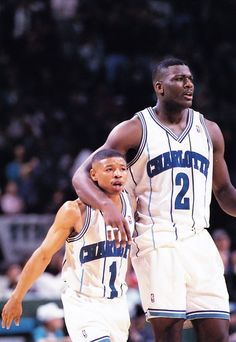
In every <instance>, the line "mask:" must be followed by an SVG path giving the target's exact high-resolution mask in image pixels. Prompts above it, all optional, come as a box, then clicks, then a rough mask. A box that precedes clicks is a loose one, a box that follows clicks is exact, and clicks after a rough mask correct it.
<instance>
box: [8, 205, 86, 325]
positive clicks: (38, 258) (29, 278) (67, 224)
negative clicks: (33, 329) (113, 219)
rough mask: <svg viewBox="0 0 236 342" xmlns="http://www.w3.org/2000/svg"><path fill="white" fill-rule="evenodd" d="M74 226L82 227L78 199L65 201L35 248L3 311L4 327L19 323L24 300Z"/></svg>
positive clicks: (77, 228)
mask: <svg viewBox="0 0 236 342" xmlns="http://www.w3.org/2000/svg"><path fill="white" fill-rule="evenodd" d="M73 227H76V230H77V231H79V229H80V228H81V215H80V210H79V208H78V204H77V202H76V201H68V202H65V203H64V204H63V205H62V207H61V208H60V209H59V210H58V212H57V214H56V217H55V220H54V222H53V224H52V226H51V227H50V229H49V231H48V233H47V235H46V237H45V239H44V241H43V242H42V244H41V245H40V246H39V248H37V249H36V250H35V252H34V253H33V254H32V256H31V257H30V259H29V260H28V261H27V263H26V265H25V267H24V268H23V270H22V273H21V276H20V279H19V282H18V284H17V286H16V288H15V290H14V292H13V293H12V295H11V297H10V299H9V300H8V301H7V303H6V304H5V306H4V308H3V311H2V327H3V328H5V327H6V328H7V329H9V328H10V325H11V323H12V321H13V320H14V321H15V324H16V325H19V322H20V317H21V315H22V300H23V298H24V296H25V294H26V293H27V291H28V290H29V289H30V287H31V286H32V285H33V283H34V282H35V281H36V280H37V279H38V277H39V276H40V275H41V274H42V273H43V272H44V271H45V269H46V267H47V266H48V264H49V262H50V261H51V258H52V256H53V255H54V254H55V253H56V252H57V251H58V250H59V249H60V248H61V247H62V246H63V244H64V242H65V240H66V238H67V237H68V235H69V234H70V232H71V231H72V229H73Z"/></svg>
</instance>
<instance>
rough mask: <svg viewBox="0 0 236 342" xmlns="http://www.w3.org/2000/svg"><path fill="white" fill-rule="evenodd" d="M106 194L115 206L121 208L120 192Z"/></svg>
mask: <svg viewBox="0 0 236 342" xmlns="http://www.w3.org/2000/svg"><path fill="white" fill-rule="evenodd" d="M107 196H108V197H109V198H110V200H112V202H113V203H114V204H115V206H116V207H117V208H118V209H120V210H121V207H122V204H121V198H120V193H115V194H107Z"/></svg>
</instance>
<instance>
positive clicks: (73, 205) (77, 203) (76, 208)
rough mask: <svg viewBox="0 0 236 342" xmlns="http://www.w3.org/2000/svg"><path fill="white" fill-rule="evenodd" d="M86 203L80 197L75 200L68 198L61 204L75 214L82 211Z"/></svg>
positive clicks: (64, 208) (65, 210) (66, 210)
mask: <svg viewBox="0 0 236 342" xmlns="http://www.w3.org/2000/svg"><path fill="white" fill-rule="evenodd" d="M84 206H85V205H84V203H83V202H82V201H81V200H80V199H78V198H77V199H75V200H68V201H66V202H64V203H63V205H62V206H61V209H62V210H63V211H64V212H65V213H67V214H68V215H69V214H73V213H74V214H75V213H78V212H81V210H82V209H83V207H84Z"/></svg>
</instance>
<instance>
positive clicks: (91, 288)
mask: <svg viewBox="0 0 236 342" xmlns="http://www.w3.org/2000/svg"><path fill="white" fill-rule="evenodd" d="M120 197H121V203H122V214H123V215H124V217H125V218H126V220H127V222H128V224H129V228H130V231H131V233H132V232H133V230H134V219H133V214H132V209H131V204H130V200H129V196H128V194H127V192H126V191H123V192H122V193H121V194H120ZM107 229H108V227H107V226H106V224H105V222H104V219H103V215H102V213H101V212H100V210H95V209H92V208H91V207H90V206H86V213H85V220H84V224H83V227H82V229H81V231H80V233H75V232H73V233H72V234H71V235H70V236H69V237H68V238H67V240H66V244H65V261H64V264H63V269H62V279H63V280H64V282H66V283H67V284H68V285H69V286H70V287H71V288H72V289H73V290H75V291H77V292H78V293H82V294H85V295H88V296H93V297H100V298H101V297H106V298H114V297H120V296H122V295H123V294H124V293H126V291H127V285H126V282H125V277H126V271H127V260H128V255H129V251H130V246H129V245H128V244H126V247H119V248H117V247H116V246H115V241H114V240H108V239H107Z"/></svg>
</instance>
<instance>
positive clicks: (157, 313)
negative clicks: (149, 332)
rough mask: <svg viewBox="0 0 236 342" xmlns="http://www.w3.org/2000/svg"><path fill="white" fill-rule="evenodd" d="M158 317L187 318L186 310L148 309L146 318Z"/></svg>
mask: <svg viewBox="0 0 236 342" xmlns="http://www.w3.org/2000/svg"><path fill="white" fill-rule="evenodd" d="M156 317H166V318H183V319H186V311H185V310H160V309H156V310H155V309H147V312H146V319H147V320H149V319H152V318H156Z"/></svg>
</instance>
